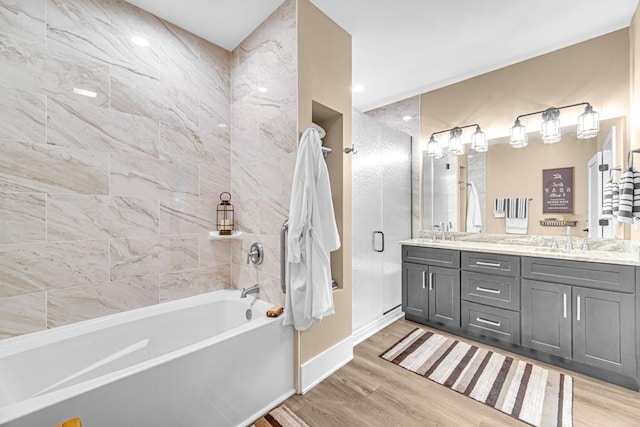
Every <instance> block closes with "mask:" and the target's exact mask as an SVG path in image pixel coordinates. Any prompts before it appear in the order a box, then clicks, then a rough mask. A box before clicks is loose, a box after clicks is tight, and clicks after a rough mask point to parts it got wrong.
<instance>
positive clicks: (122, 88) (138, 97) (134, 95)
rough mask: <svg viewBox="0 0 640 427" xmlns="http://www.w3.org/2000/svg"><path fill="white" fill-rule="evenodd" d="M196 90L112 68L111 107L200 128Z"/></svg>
mask: <svg viewBox="0 0 640 427" xmlns="http://www.w3.org/2000/svg"><path fill="white" fill-rule="evenodd" d="M193 92H194V91H193V90H191V89H190V88H184V87H183V88H180V87H174V86H171V85H167V84H163V83H162V82H160V80H158V79H156V78H153V77H148V76H144V75H140V74H136V73H133V72H131V71H127V70H123V69H113V70H112V71H111V108H113V109H115V110H118V111H122V112H125V113H130V114H135V115H138V116H145V117H151V118H154V119H157V120H161V121H163V122H167V123H172V124H178V125H182V126H186V127H192V128H196V129H197V128H198V123H199V100H198V94H197V93H193Z"/></svg>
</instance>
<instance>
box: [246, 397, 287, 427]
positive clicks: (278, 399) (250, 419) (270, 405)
mask: <svg viewBox="0 0 640 427" xmlns="http://www.w3.org/2000/svg"><path fill="white" fill-rule="evenodd" d="M295 393H296V391H295V390H294V389H291V390H288V391H286V392H285V393H284V394H282V395H281V396H279V397H276V398H275V399H273V400H272V401H271V402H269V403H267V404H266V405H265V406H264V407H263V408H261V409H259V410H258V411H256V412H255V413H253V414H252V415H251V416H249V417H248V418H247V419H246V420H244V421H243V422H241V423H240V424H238V426H237V427H245V426H248V425H250V424H251V423H253V422H254V421H255V420H257V419H258V418H260V417H262V416H263V415H265V414H267V413H268V412H269V411H270V410H272V409H273V408H275V407H276V406H278V405H280V404H281V403H282V402H284V401H285V400H287V399H288V398H289V397H291V396H293V395H294V394H295Z"/></svg>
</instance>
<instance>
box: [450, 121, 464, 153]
mask: <svg viewBox="0 0 640 427" xmlns="http://www.w3.org/2000/svg"><path fill="white" fill-rule="evenodd" d="M449 135H451V136H450V137H449V152H450V153H451V154H455V155H456V156H460V155H462V154H464V145H462V140H461V139H460V137H461V136H462V129H460V128H459V127H455V128H453V129H451V131H450V132H449Z"/></svg>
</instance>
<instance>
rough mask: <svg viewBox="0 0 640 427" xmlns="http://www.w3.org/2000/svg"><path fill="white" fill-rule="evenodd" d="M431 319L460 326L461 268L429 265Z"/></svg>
mask: <svg viewBox="0 0 640 427" xmlns="http://www.w3.org/2000/svg"><path fill="white" fill-rule="evenodd" d="M427 282H428V288H429V298H428V300H429V320H431V321H432V322H439V323H442V324H443V325H447V326H454V327H460V270H454V269H451V268H442V267H429V277H428V279H427Z"/></svg>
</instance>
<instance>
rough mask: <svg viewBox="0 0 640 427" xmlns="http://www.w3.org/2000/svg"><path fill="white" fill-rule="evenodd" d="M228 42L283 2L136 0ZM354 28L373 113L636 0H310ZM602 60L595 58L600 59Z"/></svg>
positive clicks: (534, 50)
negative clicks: (376, 109) (374, 109)
mask: <svg viewBox="0 0 640 427" xmlns="http://www.w3.org/2000/svg"><path fill="white" fill-rule="evenodd" d="M128 1H129V2H130V3H133V4H135V5H137V6H139V7H141V8H143V9H145V10H148V11H149V12H151V13H153V14H155V15H157V16H160V17H161V18H164V19H166V20H168V21H170V22H173V23H174V24H176V25H179V26H181V27H183V28H185V29H187V30H189V31H191V32H193V33H195V34H197V35H199V36H201V37H203V38H205V39H207V40H209V41H211V42H213V43H216V44H218V45H220V46H222V47H224V48H226V49H229V50H232V49H233V48H235V47H236V46H237V45H238V44H239V43H240V42H241V41H242V40H243V39H244V38H245V37H246V36H247V35H248V34H250V33H251V32H252V31H253V30H254V29H255V28H256V27H257V26H258V25H259V24H260V22H262V21H263V20H264V19H266V18H267V17H268V16H269V15H270V14H271V13H272V12H273V11H274V10H275V9H276V8H277V7H278V6H279V5H280V4H282V3H283V0H181V1H157V0H128ZM311 1H312V2H313V3H314V4H315V5H316V6H318V7H319V8H320V9H321V10H322V11H323V12H324V13H325V14H327V15H328V16H329V17H330V18H332V19H333V20H334V21H335V22H337V23H338V24H339V25H340V26H341V27H343V28H344V29H345V30H347V31H348V32H349V33H351V35H352V39H353V83H354V84H360V85H362V86H364V87H365V90H364V91H363V92H361V93H354V94H353V105H354V107H355V108H357V109H359V110H362V111H367V110H369V109H371V108H376V107H379V106H382V105H386V104H388V103H391V102H394V101H398V100H401V99H404V98H407V97H409V96H413V95H417V94H419V93H422V92H426V91H429V90H433V89H436V88H438V87H443V86H446V85H448V84H451V83H454V82H457V81H461V80H464V79H467V78H469V77H473V76H476V75H479V74H482V73H485V72H488V71H491V70H495V69H498V68H501V67H504V66H507V65H510V64H513V63H516V62H519V61H522V60H525V59H528V58H532V57H534V56H538V55H541V54H543V53H547V52H550V51H553V50H556V49H559V48H562V47H566V46H569V45H572V44H575V43H579V42H581V41H584V40H588V39H590V38H593V37H597V36H599V35H602V34H606V33H609V32H611V31H615V30H618V29H621V28H625V27H627V26H629V23H630V22H631V18H632V15H633V12H634V10H635V9H636V7H637V5H638V0H606V1H604V0H562V1H558V0H519V1H514V0H483V1H477V0H446V1H443V0H402V1H397V0H396V1H393V0H311ZM595 60H597V58H594V61H595Z"/></svg>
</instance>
